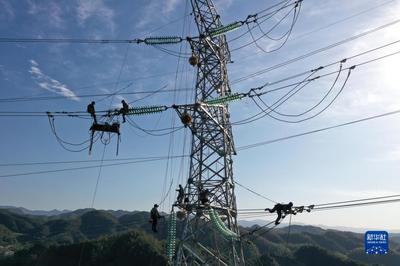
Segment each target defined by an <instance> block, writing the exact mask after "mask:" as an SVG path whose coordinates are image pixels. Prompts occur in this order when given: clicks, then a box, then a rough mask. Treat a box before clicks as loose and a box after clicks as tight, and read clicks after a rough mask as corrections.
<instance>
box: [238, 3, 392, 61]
mask: <svg viewBox="0 0 400 266" xmlns="http://www.w3.org/2000/svg"><path fill="white" fill-rule="evenodd" d="M371 2H373V3H375V1H371ZM392 2H396V0H390V1H387V2H384V3H381V4H379V5H376V6H373V7H370V8H367V9H364V10H362V11H360V12H358V13H355V14H353V15H350V16H347V17H344V18H342V19H339V20H336V21H334V22H332V23H329V24H327V25H324V26H322V27H318V28H315V29H313V30H311V31H308V32H305V33H302V34H299V35H297V36H294V37H292V38H291V39H290V40H291V41H294V40H297V39H301V38H303V37H305V36H308V35H310V34H313V33H316V32H318V31H321V30H324V29H327V28H330V27H332V26H335V25H337V24H340V23H342V22H345V21H348V20H350V19H352V18H355V17H358V16H360V15H363V14H366V13H368V12H370V11H373V10H375V9H378V8H381V7H383V6H385V5H387V4H389V3H392ZM259 53H260V51H257V52H256V53H253V54H251V55H247V56H244V57H241V58H239V59H238V60H235V62H242V61H244V60H246V59H248V58H250V57H254V56H256V55H258V54H259Z"/></svg>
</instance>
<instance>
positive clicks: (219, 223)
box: [208, 209, 239, 239]
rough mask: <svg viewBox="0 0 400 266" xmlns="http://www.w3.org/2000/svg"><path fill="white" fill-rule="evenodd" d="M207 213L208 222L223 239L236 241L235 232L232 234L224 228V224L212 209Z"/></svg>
mask: <svg viewBox="0 0 400 266" xmlns="http://www.w3.org/2000/svg"><path fill="white" fill-rule="evenodd" d="M208 213H209V215H210V220H211V221H212V223H213V224H214V226H215V227H216V228H217V230H218V231H219V232H220V233H221V234H222V235H223V236H224V237H226V238H233V239H237V238H238V237H239V236H238V235H237V234H236V233H235V232H232V231H231V230H229V229H228V228H227V227H226V225H225V224H224V222H223V221H222V220H221V218H220V217H219V215H218V213H217V212H216V211H215V210H214V209H210V211H209V212H208Z"/></svg>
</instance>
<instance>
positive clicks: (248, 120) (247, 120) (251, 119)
mask: <svg viewBox="0 0 400 266" xmlns="http://www.w3.org/2000/svg"><path fill="white" fill-rule="evenodd" d="M398 54H400V51H396V52H394V53H390V54H386V55H383V56H380V57H377V58H374V59H371V60H367V61H364V62H361V63H358V64H356V65H352V66H350V67H347V68H341V69H339V70H337V71H333V72H330V73H326V74H323V75H319V76H317V77H314V78H309V77H310V76H311V75H312V74H313V72H312V71H311V72H306V73H310V76H308V77H307V78H306V79H304V80H303V81H300V82H297V83H294V84H289V85H286V86H282V87H279V88H275V89H270V90H267V91H264V92H260V93H257V94H256V95H249V97H254V96H261V95H264V94H267V93H270V92H274V91H278V90H281V89H284V88H288V87H291V86H293V85H296V86H295V87H294V88H293V89H292V90H290V91H289V92H288V93H286V94H285V95H284V96H283V97H281V98H280V99H279V100H278V101H276V102H275V103H274V104H273V105H272V106H274V105H275V104H278V103H279V102H280V101H281V100H282V99H283V98H284V97H286V95H288V94H289V93H291V92H292V91H293V90H295V89H296V87H297V86H299V85H301V84H302V83H304V85H303V86H302V87H300V88H299V89H297V91H296V92H295V93H293V94H292V95H290V96H289V97H287V98H286V99H284V100H283V101H282V102H281V103H279V104H278V105H277V106H276V107H275V108H274V109H276V108H278V107H279V106H281V105H282V104H283V103H284V102H286V101H288V100H289V99H290V98H291V97H292V96H294V95H295V94H296V93H297V92H298V91H300V90H301V89H303V88H304V87H305V86H306V85H308V83H310V82H311V81H315V80H317V79H321V78H323V77H327V76H330V75H333V74H336V73H340V71H343V70H348V71H349V73H350V71H351V70H353V69H354V68H356V67H359V66H363V65H366V64H370V63H372V62H375V61H378V60H382V59H385V58H388V57H391V56H394V55H398ZM344 60H346V59H344ZM319 69H320V68H318V69H315V70H314V71H318V70H319ZM347 78H348V77H347ZM266 85H268V84H266ZM266 85H263V86H261V87H259V88H257V89H262V88H264V87H265V86H266ZM342 89H343V88H342ZM254 90H255V89H252V90H251V91H254ZM337 96H338V94H337V95H336V97H337ZM331 103H332V102H331ZM328 107H329V106H328ZM261 109H262V108H261ZM325 109H326V108H325ZM323 111H324V109H323ZM270 112H271V111H270ZM270 112H265V110H263V109H262V110H261V112H259V113H257V114H255V115H252V116H250V117H248V118H245V119H242V120H239V121H236V122H233V123H232V125H243V124H248V123H251V122H254V121H257V120H259V119H261V118H263V117H265V116H267V115H269V113H270ZM317 115H318V113H317ZM314 116H315V115H314ZM314 116H311V118H313V117H314ZM274 119H276V118H275V117H274ZM277 120H280V121H283V122H289V123H290V122H291V121H288V120H281V119H277ZM306 120H307V119H306ZM301 121H305V120H300V121H299V122H301Z"/></svg>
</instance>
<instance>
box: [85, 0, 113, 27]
mask: <svg viewBox="0 0 400 266" xmlns="http://www.w3.org/2000/svg"><path fill="white" fill-rule="evenodd" d="M77 13H78V21H79V23H80V24H81V25H84V24H85V23H86V21H87V20H88V19H90V18H92V17H96V18H98V19H100V20H102V21H103V22H104V23H105V24H106V25H108V26H109V27H110V29H111V30H114V28H115V22H114V11H113V10H112V9H111V8H109V7H107V6H106V5H105V4H104V2H103V1H102V0H78V6H77Z"/></svg>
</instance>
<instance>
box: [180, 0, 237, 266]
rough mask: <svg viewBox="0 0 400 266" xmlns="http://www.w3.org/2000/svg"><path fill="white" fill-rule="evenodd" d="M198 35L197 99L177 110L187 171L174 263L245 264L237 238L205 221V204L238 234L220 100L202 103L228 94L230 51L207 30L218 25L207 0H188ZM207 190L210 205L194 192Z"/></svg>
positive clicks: (230, 146)
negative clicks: (188, 142) (187, 140)
mask: <svg viewBox="0 0 400 266" xmlns="http://www.w3.org/2000/svg"><path fill="white" fill-rule="evenodd" d="M191 5H192V8H193V15H194V17H195V20H196V24H197V28H198V31H199V38H193V39H189V42H190V44H191V47H192V51H193V55H194V57H195V58H196V61H197V62H196V63H197V66H196V67H197V69H198V71H197V80H196V96H195V97H196V99H195V102H196V104H194V105H187V106H180V107H177V108H176V110H177V112H178V114H179V115H180V117H181V119H182V121H184V120H185V116H189V117H191V121H190V123H188V127H189V128H190V130H191V132H192V148H191V160H190V173H189V178H188V180H187V184H186V186H185V197H186V202H185V206H186V207H185V209H186V212H185V216H184V219H183V223H182V224H183V225H182V226H183V228H182V230H181V232H180V233H181V235H179V236H178V238H179V241H178V245H177V252H176V255H175V259H174V264H175V265H244V258H243V251H242V247H241V243H240V240H237V239H236V240H235V239H227V238H224V237H221V236H219V235H218V234H217V233H215V231H216V230H215V228H213V225H212V224H211V223H210V216H209V215H208V213H209V212H208V211H209V210H210V207H212V209H213V210H215V211H216V213H217V214H218V215H219V217H221V218H222V220H223V221H224V224H225V225H226V227H227V228H228V229H229V230H231V231H233V232H235V233H237V234H239V229H238V225H237V207H236V198H235V193H234V188H235V183H234V179H233V172H232V155H234V154H235V147H234V142H233V138H232V130H231V125H230V122H229V110H228V106H227V104H225V103H222V104H219V105H215V104H213V105H209V104H207V103H206V102H207V101H209V100H212V99H215V98H218V97H223V96H226V95H230V93H231V90H230V87H229V83H228V74H227V68H226V64H227V62H230V53H229V49H228V45H227V42H226V38H225V35H223V34H219V33H218V34H212V33H213V32H214V33H215V32H216V29H218V28H221V27H222V24H221V22H220V19H219V18H220V17H219V15H218V14H217V12H216V9H215V7H214V4H213V2H212V1H211V0H191ZM206 189H208V190H209V192H210V193H209V205H208V204H207V205H204V204H201V201H200V200H199V194H200V192H201V191H204V190H206Z"/></svg>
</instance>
